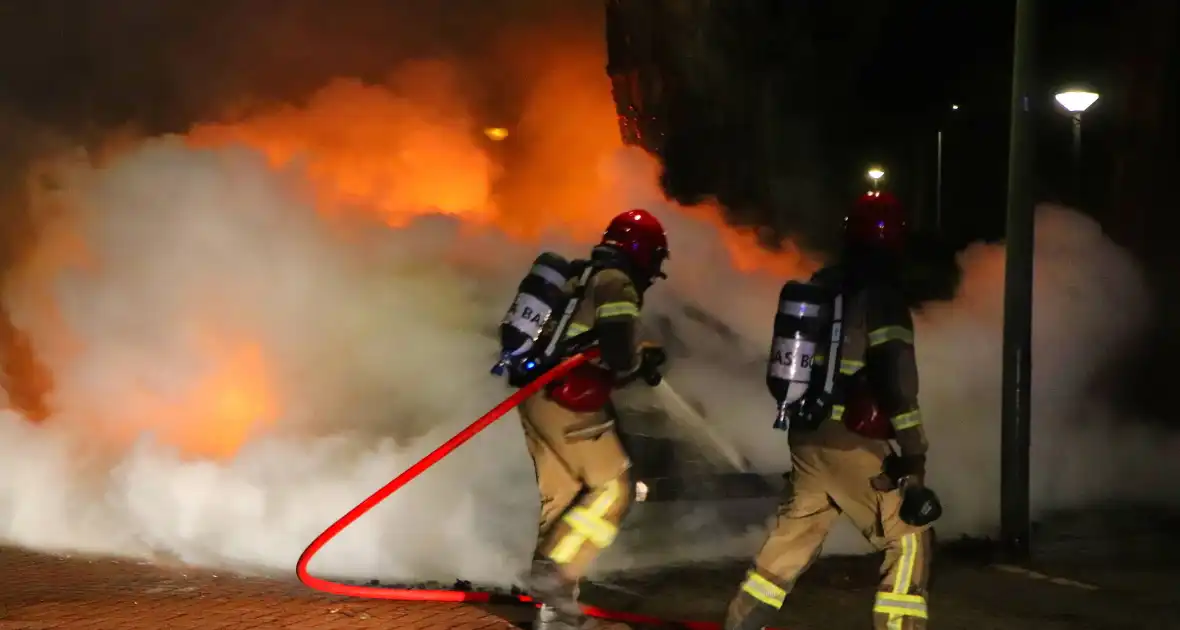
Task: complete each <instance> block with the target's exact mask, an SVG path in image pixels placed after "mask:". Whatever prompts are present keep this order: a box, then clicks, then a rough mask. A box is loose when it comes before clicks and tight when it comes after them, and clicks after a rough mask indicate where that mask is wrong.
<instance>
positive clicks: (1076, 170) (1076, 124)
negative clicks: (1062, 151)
mask: <svg viewBox="0 0 1180 630" xmlns="http://www.w3.org/2000/svg"><path fill="white" fill-rule="evenodd" d="M1072 118H1073V191H1071V192H1073V205H1074V207H1075V208H1080V207H1081V205H1082V112H1076V113H1074V115H1073V117H1072Z"/></svg>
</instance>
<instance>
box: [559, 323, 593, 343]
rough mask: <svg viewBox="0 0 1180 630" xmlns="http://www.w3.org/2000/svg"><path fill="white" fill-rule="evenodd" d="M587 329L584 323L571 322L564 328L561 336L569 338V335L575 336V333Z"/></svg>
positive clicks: (588, 328)
mask: <svg viewBox="0 0 1180 630" xmlns="http://www.w3.org/2000/svg"><path fill="white" fill-rule="evenodd" d="M587 330H590V327H589V326H587V325H585V324H574V323H571V324H570V325H569V326H568V327H567V328H566V329H565V336H564V337H563V339H569V338H570V337H575V336H577V335H580V334H582V333H584V332H586V331H587Z"/></svg>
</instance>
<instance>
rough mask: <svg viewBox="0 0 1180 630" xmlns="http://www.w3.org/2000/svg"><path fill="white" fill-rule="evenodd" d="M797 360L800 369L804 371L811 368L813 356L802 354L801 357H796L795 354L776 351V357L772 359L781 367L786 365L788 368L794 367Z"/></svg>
mask: <svg viewBox="0 0 1180 630" xmlns="http://www.w3.org/2000/svg"><path fill="white" fill-rule="evenodd" d="M796 360H797V361H798V362H799V367H800V368H802V369H807V368H809V367H811V355H810V354H801V355H798V356H796V355H795V353H794V352H777V351H776V352H775V353H774V356H773V357H771V361H773V362H775V363H778V364H779V365H785V366H787V367H793V366H794V365H795V362H796Z"/></svg>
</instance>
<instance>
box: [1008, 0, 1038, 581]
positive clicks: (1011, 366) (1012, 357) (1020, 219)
mask: <svg viewBox="0 0 1180 630" xmlns="http://www.w3.org/2000/svg"><path fill="white" fill-rule="evenodd" d="M1034 5H1035V2H1034V0H1016V34H1015V40H1014V45H1013V54H1012V110H1011V116H1012V120H1011V129H1010V131H1009V136H1008V142H1009V149H1008V150H1009V153H1008V227H1007V239H1006V240H1007V247H1006V258H1005V261H1006V262H1005V271H1004V368H1003V388H1004V391H1003V399H1002V408H1003V418H1002V423H1001V430H1000V451H1001V456H1000V529H1001V536H1002V538H1003V542H1004V544H1005V547H1006V549H1007V551H1008V552H1009V553H1010V554H1011V555H1012V556H1013V559H1014V560H1021V559H1025V558H1027V557H1028V556H1029V554H1030V552H1031V541H1030V540H1029V539H1030V536H1031V533H1032V523H1031V520H1030V516H1029V444H1030V442H1031V437H1032V436H1031V431H1030V426H1029V401H1030V398H1031V396H1030V387H1031V376H1032V357H1031V356H1030V353H1031V351H1032V306H1033V295H1032V294H1033V286H1032V285H1033V227H1034V221H1033V194H1032V173H1031V171H1032V167H1033V159H1032V154H1033V151H1034V149H1035V147H1034V145H1033V142H1032V133H1031V132H1032V113H1031V111H1030V99H1031V96H1032V93H1033V90H1034V76H1033V72H1034V61H1033V56H1034V45H1035V43H1036V42H1035V39H1034V38H1035V31H1034V29H1033V19H1034V17H1035V7H1034Z"/></svg>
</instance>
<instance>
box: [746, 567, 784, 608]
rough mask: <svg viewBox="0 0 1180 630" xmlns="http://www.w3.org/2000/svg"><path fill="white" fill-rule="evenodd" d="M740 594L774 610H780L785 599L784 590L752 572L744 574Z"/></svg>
mask: <svg viewBox="0 0 1180 630" xmlns="http://www.w3.org/2000/svg"><path fill="white" fill-rule="evenodd" d="M742 592H743V593H745V594H747V595H749V596H750V597H753V598H754V599H756V600H758V601H760V602H762V603H763V604H766V605H767V606H770V607H771V608H773V609H775V610H778V609H779V608H782V607H783V601H785V600H786V599H787V592H786V591H785V590H783V589H782V588H780V587H779V586H778V585H777V584H775V583H774V582H771V581H770V580H768V579H766V578H764V577H762V576H761V575H758V574H757V573H755V572H754V571H747V572H746V581H745V582H742Z"/></svg>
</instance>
